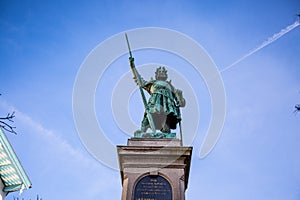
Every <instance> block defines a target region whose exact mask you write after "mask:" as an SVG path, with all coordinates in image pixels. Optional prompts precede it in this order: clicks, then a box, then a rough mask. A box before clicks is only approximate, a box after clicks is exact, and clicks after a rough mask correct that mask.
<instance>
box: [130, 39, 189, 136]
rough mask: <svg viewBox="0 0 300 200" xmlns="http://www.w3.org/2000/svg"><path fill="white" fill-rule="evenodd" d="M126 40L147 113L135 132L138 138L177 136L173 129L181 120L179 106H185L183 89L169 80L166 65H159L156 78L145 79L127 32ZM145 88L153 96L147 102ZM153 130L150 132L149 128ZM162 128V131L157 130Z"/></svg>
mask: <svg viewBox="0 0 300 200" xmlns="http://www.w3.org/2000/svg"><path fill="white" fill-rule="evenodd" d="M125 36H126V41H127V45H128V50H129V63H130V67H131V71H132V73H133V79H134V80H135V82H136V83H137V85H138V86H139V89H140V93H141V96H142V100H143V103H144V106H145V114H144V118H143V120H142V125H141V130H137V131H136V132H135V133H134V137H137V138H143V137H146V138H176V133H171V129H176V126H177V124H178V123H179V125H180V122H181V114H180V109H179V107H184V106H185V99H184V98H183V96H182V91H181V90H178V89H175V88H174V87H173V85H172V84H171V81H167V79H168V75H167V70H166V68H165V67H158V68H157V69H156V72H155V80H153V79H151V80H150V81H145V80H144V79H143V78H142V77H141V75H140V74H139V73H138V71H137V69H136V68H135V64H134V58H133V56H132V53H131V50H130V45H129V41H128V37H127V34H125ZM143 89H144V90H146V91H147V92H148V93H149V94H150V95H151V96H150V98H149V100H148V102H147V100H146V98H145V95H144V92H143ZM149 128H150V129H151V130H152V132H151V133H148V132H147V130H148V129H149ZM156 130H160V131H161V132H156ZM180 138H181V139H182V133H181V125H180Z"/></svg>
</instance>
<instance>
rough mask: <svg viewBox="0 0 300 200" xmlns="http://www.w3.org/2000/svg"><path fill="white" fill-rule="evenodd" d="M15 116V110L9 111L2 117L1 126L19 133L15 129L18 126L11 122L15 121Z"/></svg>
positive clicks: (11, 131)
mask: <svg viewBox="0 0 300 200" xmlns="http://www.w3.org/2000/svg"><path fill="white" fill-rule="evenodd" d="M14 117H15V112H12V113H8V114H7V115H6V117H0V127H1V128H3V129H4V130H6V131H8V132H10V133H13V134H17V132H16V131H15V130H14V129H15V128H16V127H15V126H12V125H11V124H10V123H9V122H12V123H13V122H14V120H13V118H14Z"/></svg>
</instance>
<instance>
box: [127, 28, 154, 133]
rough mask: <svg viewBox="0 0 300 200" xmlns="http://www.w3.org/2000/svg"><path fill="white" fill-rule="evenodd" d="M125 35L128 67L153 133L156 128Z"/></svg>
mask: <svg viewBox="0 0 300 200" xmlns="http://www.w3.org/2000/svg"><path fill="white" fill-rule="evenodd" d="M125 37H126V42H127V46H128V50H129V63H130V68H131V71H132V73H133V77H134V78H136V80H137V83H138V86H139V89H140V92H141V95H142V99H143V103H144V106H145V112H146V115H147V119H148V121H149V125H150V128H151V130H152V132H153V134H155V133H156V129H155V125H154V121H153V118H152V115H151V113H150V112H149V107H148V104H147V101H146V97H145V94H144V91H143V88H142V80H141V77H140V75H139V73H138V72H137V70H136V68H135V65H134V58H133V57H132V53H131V49H130V45H129V41H128V36H127V34H126V33H125Z"/></svg>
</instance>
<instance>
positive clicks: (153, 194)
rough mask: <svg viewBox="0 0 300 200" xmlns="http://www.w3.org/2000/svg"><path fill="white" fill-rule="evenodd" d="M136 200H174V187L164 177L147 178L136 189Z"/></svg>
mask: <svg viewBox="0 0 300 200" xmlns="http://www.w3.org/2000/svg"><path fill="white" fill-rule="evenodd" d="M133 199H134V200H172V187H171V185H170V183H169V181H167V180H166V179H165V178H164V177H162V176H145V177H143V178H142V179H140V180H139V181H138V183H137V184H136V186H135V188H134V197H133Z"/></svg>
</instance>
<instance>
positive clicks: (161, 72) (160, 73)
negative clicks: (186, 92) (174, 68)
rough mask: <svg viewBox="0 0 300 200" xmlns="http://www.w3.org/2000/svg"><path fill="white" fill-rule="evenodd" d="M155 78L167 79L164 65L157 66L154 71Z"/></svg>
mask: <svg viewBox="0 0 300 200" xmlns="http://www.w3.org/2000/svg"><path fill="white" fill-rule="evenodd" d="M155 79H156V80H162V81H165V80H167V79H168V74H167V70H166V68H165V67H159V68H157V69H156V72H155Z"/></svg>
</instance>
